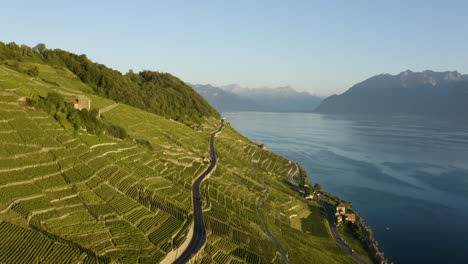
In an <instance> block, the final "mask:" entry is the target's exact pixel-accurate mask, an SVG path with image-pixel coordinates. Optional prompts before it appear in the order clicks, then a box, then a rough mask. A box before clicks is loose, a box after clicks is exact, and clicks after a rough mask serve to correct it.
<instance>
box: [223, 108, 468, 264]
mask: <svg viewBox="0 0 468 264" xmlns="http://www.w3.org/2000/svg"><path fill="white" fill-rule="evenodd" d="M222 115H223V116H224V117H226V118H227V120H228V122H229V123H231V125H232V126H233V127H234V128H236V129H237V130H238V131H239V132H241V133H242V134H244V135H245V136H247V137H248V138H250V139H251V140H253V141H258V142H260V143H264V144H266V145H267V146H268V148H269V149H270V150H272V151H274V152H276V153H278V154H280V155H282V156H284V157H286V158H288V159H291V160H293V161H296V162H299V163H300V164H301V165H302V166H303V167H304V168H305V169H306V170H307V172H308V175H309V179H310V181H311V182H312V183H313V184H315V183H320V184H322V185H323V188H324V190H325V191H327V192H330V193H332V194H334V195H338V196H340V197H341V198H342V199H344V200H347V201H350V202H352V203H353V208H354V209H355V210H357V212H358V213H359V214H360V215H361V216H362V217H363V218H364V220H365V221H366V222H367V223H368V224H369V225H370V226H371V227H372V229H373V231H374V235H375V237H376V239H377V240H378V241H379V243H380V248H381V250H382V251H384V252H385V255H386V256H387V257H388V258H389V259H390V260H391V261H394V262H395V263H467V259H468V121H467V122H465V123H460V122H450V121H445V122H444V121H432V120H427V119H423V118H416V117H394V118H388V117H387V118H381V119H376V118H371V117H359V118H358V117H353V118H349V117H343V116H327V115H320V114H312V113H263V112H230V113H223V114H222Z"/></svg>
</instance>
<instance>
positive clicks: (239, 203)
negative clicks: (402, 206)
mask: <svg viewBox="0 0 468 264" xmlns="http://www.w3.org/2000/svg"><path fill="white" fill-rule="evenodd" d="M31 65H37V66H38V67H39V76H38V77H37V78H31V77H29V76H27V75H25V74H22V73H20V72H17V71H15V70H13V69H11V68H10V67H8V66H5V65H0V248H1V249H2V250H0V263H44V264H45V263H82V264H91V263H122V264H123V263H125V264H139V263H141V264H146V263H148V264H149V263H151V264H152V263H159V262H161V261H162V260H163V259H164V258H165V257H166V256H167V255H168V253H169V252H171V251H174V250H177V249H178V248H179V247H180V246H181V245H182V244H183V243H184V241H185V240H186V237H187V233H188V232H189V229H190V228H191V224H192V218H193V216H192V201H191V188H192V182H193V180H194V179H196V178H197V177H198V176H199V175H200V174H201V173H202V172H203V171H204V170H205V169H206V168H207V167H208V165H209V160H208V156H209V155H208V144H209V133H210V132H212V131H214V130H215V129H216V128H217V127H218V126H219V120H215V119H207V120H205V122H204V123H203V124H202V126H200V127H199V128H197V129H198V130H194V129H193V128H190V127H188V126H185V125H183V124H181V123H179V122H176V121H174V120H170V119H166V118H163V117H161V116H158V115H155V114H151V113H148V112H145V111H142V110H140V109H137V108H134V107H131V106H128V105H125V104H119V105H118V106H117V107H115V108H113V109H111V110H109V111H107V112H105V113H103V114H102V116H101V119H102V121H103V122H107V123H110V124H118V125H119V126H122V127H124V128H125V129H126V131H127V132H128V134H129V135H130V137H129V138H127V139H124V140H117V139H114V138H111V137H108V136H106V135H104V134H101V135H92V134H89V133H87V132H86V131H83V130H80V131H71V130H69V129H67V128H66V127H64V126H63V125H62V124H61V123H60V122H59V121H57V120H56V119H54V117H53V116H52V115H49V114H47V113H44V112H41V111H37V110H35V109H33V108H30V107H27V106H26V105H25V103H24V101H25V97H30V96H34V95H46V94H47V93H49V92H51V91H55V92H59V93H61V94H62V95H63V96H64V97H66V98H67V99H70V98H74V97H75V96H78V95H86V96H88V97H89V98H91V99H92V102H91V106H92V107H105V106H108V105H111V104H113V103H114V102H112V101H111V100H108V99H104V98H101V97H98V96H96V95H92V94H90V92H91V91H92V89H91V88H90V87H88V86H87V85H86V84H84V83H82V82H81V81H79V79H77V78H76V76H75V75H73V74H72V73H71V72H70V71H68V70H66V69H62V68H59V67H58V68H55V67H50V66H47V65H43V64H37V63H29V62H23V63H21V65H20V66H22V67H29V66H31ZM141 142H144V144H142V143H141ZM216 151H217V154H218V165H217V167H216V169H215V170H214V171H213V173H212V174H211V175H210V177H209V178H207V180H205V181H204V182H203V184H202V185H201V190H202V193H203V197H204V199H203V206H204V218H205V223H206V228H207V243H206V244H205V246H204V247H203V249H202V250H201V251H200V252H199V254H197V255H196V256H194V259H193V260H194V261H193V262H194V263H258V264H260V263H282V259H281V256H280V253H279V250H278V248H277V246H276V244H275V243H273V242H272V240H271V239H270V238H269V237H268V236H266V235H265V233H264V230H263V223H262V221H261V220H260V218H259V216H258V215H257V212H256V202H257V199H258V198H259V197H260V196H261V195H262V193H263V192H264V191H265V187H264V184H266V185H267V186H269V188H270V189H271V192H270V194H269V195H268V196H267V197H265V199H264V201H263V204H262V212H263V214H264V215H265V218H266V220H267V221H268V226H269V228H270V229H271V231H272V233H273V234H274V235H275V237H277V238H278V240H279V241H280V242H281V244H282V245H284V247H285V249H286V250H287V252H288V257H289V260H290V261H291V262H292V263H299V264H300V263H353V260H352V259H351V258H350V257H349V255H347V254H346V252H344V251H343V250H341V249H340V248H339V247H338V246H337V245H336V243H335V242H334V240H333V239H332V237H331V235H330V230H329V227H328V223H327V221H326V217H325V214H324V212H323V209H322V208H321V207H320V206H318V205H317V204H315V203H309V202H306V201H305V200H303V199H302V197H300V196H299V195H298V194H297V192H296V191H295V190H294V189H292V188H291V187H290V186H289V184H288V181H287V175H288V173H289V171H290V170H291V164H290V162H289V161H288V160H287V159H285V158H283V157H281V156H279V155H276V154H274V153H272V152H270V151H268V150H265V149H262V148H259V147H258V146H257V145H255V144H253V143H252V142H251V141H249V140H248V139H247V138H245V137H243V136H242V135H240V134H239V133H237V132H236V131H235V130H234V129H233V128H232V127H230V126H229V125H228V124H227V125H226V127H225V128H224V129H223V131H222V132H221V133H220V134H219V135H218V136H217V137H216ZM253 168H254V169H253Z"/></svg>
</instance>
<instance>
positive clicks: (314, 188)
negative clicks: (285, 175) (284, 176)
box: [298, 165, 322, 196]
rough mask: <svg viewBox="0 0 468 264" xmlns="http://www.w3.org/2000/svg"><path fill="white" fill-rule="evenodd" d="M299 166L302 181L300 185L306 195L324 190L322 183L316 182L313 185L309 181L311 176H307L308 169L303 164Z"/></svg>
mask: <svg viewBox="0 0 468 264" xmlns="http://www.w3.org/2000/svg"><path fill="white" fill-rule="evenodd" d="M298 166H299V178H300V183H299V186H300V187H301V188H302V190H304V195H305V196H307V195H309V194H312V193H314V192H317V193H321V192H322V185H321V184H320V183H316V184H315V185H312V182H310V181H309V177H308V176H307V171H306V170H304V168H302V166H301V165H298Z"/></svg>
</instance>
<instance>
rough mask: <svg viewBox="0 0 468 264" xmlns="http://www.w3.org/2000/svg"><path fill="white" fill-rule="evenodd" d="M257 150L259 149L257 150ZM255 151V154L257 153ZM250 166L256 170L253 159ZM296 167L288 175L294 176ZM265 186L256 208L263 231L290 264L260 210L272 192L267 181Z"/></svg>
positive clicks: (287, 263)
mask: <svg viewBox="0 0 468 264" xmlns="http://www.w3.org/2000/svg"><path fill="white" fill-rule="evenodd" d="M255 152H257V150H255ZM255 152H254V154H253V155H255ZM253 155H252V156H253ZM250 166H251V167H252V171H253V172H254V173H255V171H256V170H255V167H254V166H253V161H252V160H250ZM296 169H297V167H293V170H291V172H290V173H289V175H288V177H292V175H294V173H295V172H296ZM263 187H265V189H266V190H265V192H264V193H263V194H262V195H261V196H260V197H259V198H258V200H257V208H256V209H257V214H258V217H260V219H261V220H262V223H263V227H264V230H263V231H264V232H265V234H266V235H267V236H269V237H270V238H271V240H273V242H275V244H276V246H278V248H279V250H280V253H281V258H282V259H283V261H284V263H286V264H290V262H289V259H288V256H287V252H286V250H285V249H284V247H283V245H281V243H280V242H279V241H278V239H276V237H275V236H274V235H273V234H272V233H271V231H270V229H269V228H268V225H267V222H266V221H265V217H264V216H263V214H262V211H261V210H260V207H261V206H262V202H263V198H265V197H266V196H267V195H268V193H270V188H269V187H268V186H266V185H265V183H263Z"/></svg>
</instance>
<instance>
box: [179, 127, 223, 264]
mask: <svg viewBox="0 0 468 264" xmlns="http://www.w3.org/2000/svg"><path fill="white" fill-rule="evenodd" d="M223 127H224V120H221V126H220V127H219V128H218V130H216V131H215V132H213V133H211V136H210V158H211V163H210V166H209V167H208V169H206V170H205V171H204V172H203V174H202V175H200V177H198V178H197V179H196V180H195V182H194V183H193V185H192V203H193V221H194V229H193V236H192V240H191V241H190V243H189V245H188V246H187V248H186V249H185V250H184V252H182V254H181V255H180V256H179V257H178V258H177V259H176V260H175V261H174V263H177V264H183V263H187V262H188V261H189V260H190V259H191V258H192V256H194V255H195V254H196V253H197V252H198V251H199V250H200V249H201V248H202V247H203V245H204V244H205V242H206V229H205V221H204V219H203V206H202V200H203V196H202V195H201V192H200V185H201V183H202V181H203V180H204V179H205V178H206V176H208V175H209V174H210V173H211V172H212V171H213V169H214V167H215V166H216V151H215V146H214V138H215V136H216V134H218V133H219V132H221V130H222V129H223Z"/></svg>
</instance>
